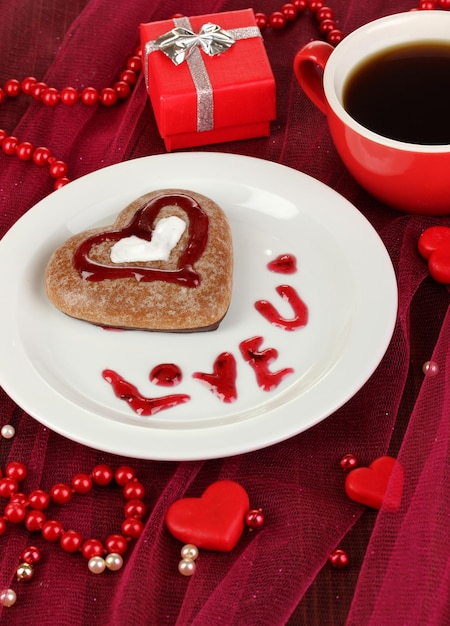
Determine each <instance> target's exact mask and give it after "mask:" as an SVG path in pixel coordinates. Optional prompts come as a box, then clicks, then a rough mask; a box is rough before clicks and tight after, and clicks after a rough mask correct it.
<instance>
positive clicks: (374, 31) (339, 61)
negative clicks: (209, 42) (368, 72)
mask: <svg viewBox="0 0 450 626" xmlns="http://www.w3.org/2000/svg"><path fill="white" fill-rule="evenodd" d="M427 46H432V47H433V46H434V47H441V48H442V50H443V51H444V53H445V54H447V52H448V60H449V67H450V13H448V12H444V11H410V12H408V13H398V14H395V15H392V16H389V17H384V18H381V19H379V20H375V21H373V22H370V23H368V24H366V25H365V26H362V27H361V28H359V29H357V30H355V31H354V32H353V33H351V34H350V35H348V36H347V37H345V38H344V39H343V40H342V41H341V43H339V45H338V46H337V47H336V48H333V47H332V46H330V45H329V44H327V43H325V42H323V41H313V42H311V43H309V44H307V45H306V46H304V47H303V48H302V49H301V50H300V51H299V52H298V53H297V55H296V57H295V60H294V72H295V75H296V77H297V80H298V82H299V84H300V86H301V87H302V89H303V90H304V91H305V93H306V94H307V95H308V97H309V98H310V99H311V100H312V102H313V103H314V104H315V105H316V106H317V107H318V108H319V109H320V110H321V111H322V112H323V113H325V115H326V116H327V121H328V126H329V129H330V133H331V136H332V139H333V142H334V144H335V146H336V149H337V151H338V153H339V155H340V157H341V158H342V161H343V162H344V164H345V165H346V167H347V169H348V170H349V171H350V173H351V174H352V175H353V176H354V178H355V179H356V180H357V181H358V182H359V183H360V184H361V185H362V186H363V187H364V188H365V189H366V190H367V191H369V192H370V193H371V194H372V195H373V196H375V197H376V198H378V199H379V200H381V201H382V202H384V203H386V204H388V205H390V206H392V207H394V208H397V209H399V210H401V211H404V212H407V213H417V214H422V215H450V138H449V137H448V136H446V135H445V133H444V124H443V125H442V140H441V139H440V138H439V143H438V142H436V141H434V142H433V143H427V141H422V140H421V141H418V142H415V139H413V138H412V139H411V140H409V139H405V138H401V139H398V138H395V137H394V138H393V137H392V136H385V135H384V134H382V133H381V132H378V131H377V130H372V129H369V128H368V127H366V126H365V125H364V123H361V122H360V121H357V120H356V119H355V118H354V117H352V115H350V114H349V112H348V111H347V110H346V108H345V107H344V104H345V94H346V93H347V92H346V90H348V85H349V82H350V81H351V80H353V76H354V75H355V70H357V69H358V68H360V67H362V66H363V65H367V64H368V63H369V60H370V59H375V58H376V59H377V62H378V59H381V58H384V57H385V56H386V54H391V53H392V51H397V50H402V53H403V52H404V51H407V50H411V49H412V48H414V49H418V50H419V51H420V53H422V52H423V54H425V55H426V54H428V52H426V51H425V48H426V47H427ZM449 75H450V73H449ZM402 76H403V75H401V76H400V79H399V80H400V83H401V81H402ZM442 89H443V87H442ZM449 89H450V84H449ZM442 95H444V92H443V91H442ZM383 97H384V96H382V95H381V94H380V99H381V98H383ZM447 98H450V93H448V94H447ZM380 102H381V100H380ZM404 109H405V116H406V115H408V113H409V109H410V107H409V105H404ZM436 115H437V114H436ZM449 117H450V107H449V109H448V111H447V115H446V116H444V118H443V121H446V118H449ZM448 128H450V126H449V123H447V129H448ZM438 132H439V131H438ZM444 142H445V143H444Z"/></svg>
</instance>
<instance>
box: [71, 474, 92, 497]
mask: <svg viewBox="0 0 450 626" xmlns="http://www.w3.org/2000/svg"><path fill="white" fill-rule="evenodd" d="M70 486H71V487H72V489H73V490H74V491H75V493H79V494H81V495H85V494H86V493H89V492H90V490H91V489H92V477H91V476H89V474H81V473H80V474H75V476H74V477H73V478H72V480H71V481H70Z"/></svg>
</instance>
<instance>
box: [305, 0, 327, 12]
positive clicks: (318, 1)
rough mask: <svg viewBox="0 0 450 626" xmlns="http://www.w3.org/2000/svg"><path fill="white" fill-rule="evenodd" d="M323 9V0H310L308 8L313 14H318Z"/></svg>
mask: <svg viewBox="0 0 450 626" xmlns="http://www.w3.org/2000/svg"><path fill="white" fill-rule="evenodd" d="M322 7H323V1H322V0H308V8H309V10H310V11H312V12H313V13H317V11H318V10H319V9H321V8H322Z"/></svg>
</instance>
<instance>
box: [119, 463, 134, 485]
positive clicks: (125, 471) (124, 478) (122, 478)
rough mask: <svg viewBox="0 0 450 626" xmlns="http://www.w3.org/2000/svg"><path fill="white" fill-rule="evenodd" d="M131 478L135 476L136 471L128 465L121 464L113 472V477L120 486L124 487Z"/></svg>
mask: <svg viewBox="0 0 450 626" xmlns="http://www.w3.org/2000/svg"><path fill="white" fill-rule="evenodd" d="M133 478H136V472H135V471H134V469H133V468H132V467H129V466H128V465H121V466H120V467H118V468H117V469H116V471H115V472H114V479H115V481H116V483H117V484H118V485H120V487H125V485H126V484H127V483H129V482H130V481H131V480H133Z"/></svg>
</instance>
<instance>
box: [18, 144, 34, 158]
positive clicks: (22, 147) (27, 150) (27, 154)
mask: <svg viewBox="0 0 450 626" xmlns="http://www.w3.org/2000/svg"><path fill="white" fill-rule="evenodd" d="M33 150H34V146H33V144H32V143H30V142H29V141H23V142H22V143H19V145H18V146H17V148H16V154H17V156H18V157H19V159H20V160H21V161H29V160H30V159H31V157H32V155H33Z"/></svg>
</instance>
